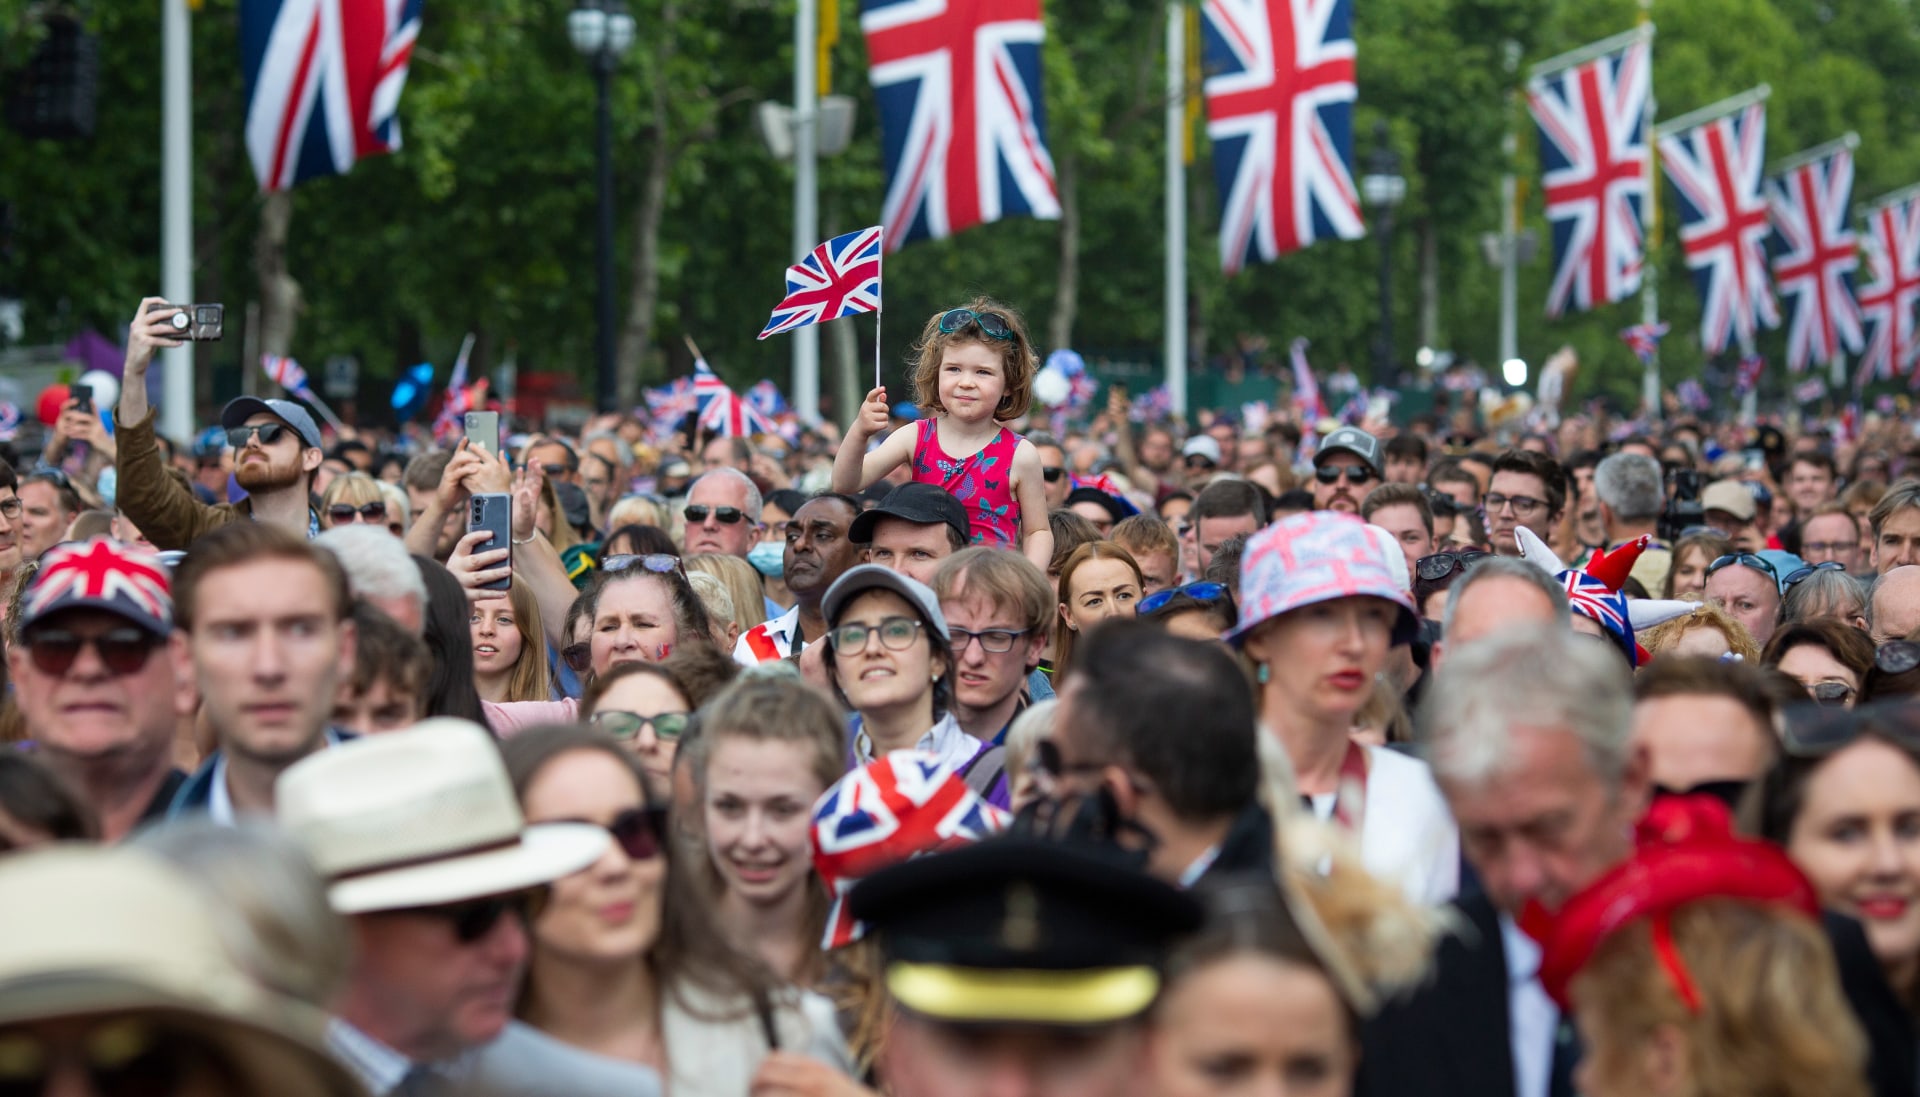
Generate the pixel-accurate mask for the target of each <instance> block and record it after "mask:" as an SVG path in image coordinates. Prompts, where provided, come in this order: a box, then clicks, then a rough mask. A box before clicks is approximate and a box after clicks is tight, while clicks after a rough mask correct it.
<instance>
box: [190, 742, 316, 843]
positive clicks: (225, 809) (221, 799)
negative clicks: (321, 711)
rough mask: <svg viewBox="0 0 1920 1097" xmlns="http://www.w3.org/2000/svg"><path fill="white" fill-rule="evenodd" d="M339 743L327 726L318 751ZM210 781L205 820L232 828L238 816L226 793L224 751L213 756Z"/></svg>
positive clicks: (225, 758)
mask: <svg viewBox="0 0 1920 1097" xmlns="http://www.w3.org/2000/svg"><path fill="white" fill-rule="evenodd" d="M340 743H341V739H340V733H339V732H337V731H335V730H334V729H333V728H332V726H331V725H329V726H328V728H327V731H326V736H325V742H324V743H323V744H322V745H321V747H320V749H321V750H326V749H328V748H330V747H337V746H339V745H340ZM212 780H213V787H212V788H211V789H209V790H208V791H207V818H208V819H211V820H213V821H214V822H216V823H218V824H220V825H221V826H223V827H230V826H233V825H234V823H235V821H236V820H237V818H238V816H236V815H235V814H234V810H233V794H232V793H231V792H228V791H227V752H226V751H224V750H223V751H221V752H219V753H218V754H215V755H214V756H213V777H212Z"/></svg>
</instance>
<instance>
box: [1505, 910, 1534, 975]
mask: <svg viewBox="0 0 1920 1097" xmlns="http://www.w3.org/2000/svg"><path fill="white" fill-rule="evenodd" d="M1500 943H1501V944H1502V945H1503V946H1505V952H1506V956H1507V982H1508V983H1509V984H1511V985H1518V984H1521V983H1531V982H1533V981H1534V980H1535V979H1536V978H1538V977H1539V975H1540V942H1538V941H1535V940H1534V939H1533V938H1531V937H1529V936H1527V931H1526V930H1523V929H1521V928H1520V924H1519V923H1518V922H1515V921H1514V920H1513V918H1512V917H1511V916H1510V915H1506V914H1502V915H1501V916H1500Z"/></svg>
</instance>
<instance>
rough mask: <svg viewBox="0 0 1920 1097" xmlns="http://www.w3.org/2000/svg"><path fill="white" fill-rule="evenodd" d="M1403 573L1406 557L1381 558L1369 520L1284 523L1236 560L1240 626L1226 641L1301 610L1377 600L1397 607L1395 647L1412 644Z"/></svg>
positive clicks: (1310, 515) (1416, 622)
mask: <svg viewBox="0 0 1920 1097" xmlns="http://www.w3.org/2000/svg"><path fill="white" fill-rule="evenodd" d="M1395 555H1396V557H1398V553H1396V554H1395ZM1406 570H1407V566H1406V561H1405V560H1404V559H1399V558H1396V559H1394V560H1391V561H1389V560H1387V559H1386V557H1385V555H1384V554H1383V553H1382V552H1381V549H1380V546H1379V545H1378V544H1377V543H1375V541H1374V539H1373V537H1372V536H1371V535H1370V534H1368V533H1367V526H1366V523H1364V522H1362V521H1361V520H1360V519H1358V518H1356V517H1354V516H1353V515H1351V514H1340V513H1337V512H1335V511H1328V510H1316V511H1309V512H1307V513H1305V514H1295V515H1292V516H1290V517H1288V518H1285V519H1282V520H1281V521H1279V522H1276V523H1274V524H1273V525H1271V526H1268V527H1267V528H1266V529H1263V530H1261V531H1259V532H1258V533H1255V534H1254V535H1253V536H1252V537H1251V538H1249V539H1248V541H1247V549H1246V554H1245V555H1243V556H1241V557H1240V624H1239V625H1238V626H1236V627H1235V628H1234V629H1233V630H1232V631H1231V632H1228V633H1227V636H1226V639H1227V642H1228V643H1230V644H1233V645H1235V646H1238V645H1239V644H1240V643H1241V641H1243V640H1245V639H1246V638H1247V634H1248V633H1250V632H1252V631H1253V630H1254V629H1255V628H1257V627H1259V626H1260V625H1261V624H1263V623H1265V622H1267V621H1270V620H1272V619H1273V618H1275V617H1278V616H1280V615H1281V614H1283V613H1291V612H1293V611H1294V610H1296V609H1300V608H1302V607H1304V606H1311V605H1317V604H1318V603H1321V602H1331V601H1335V600H1337V599H1340V598H1381V599H1384V600H1386V601H1389V602H1392V603H1393V604H1394V605H1396V606H1398V607H1400V615H1399V618H1398V619H1397V620H1396V621H1395V622H1394V627H1393V642H1394V643H1396V644H1405V643H1409V642H1411V641H1412V640H1413V637H1414V634H1415V632H1416V631H1418V629H1419V626H1420V619H1419V617H1418V616H1417V615H1416V614H1415V613H1414V609H1413V598H1412V596H1411V595H1409V594H1408V593H1407V592H1406V590H1404V589H1403V586H1402V585H1403V583H1404V582H1405V577H1406ZM1396 573H1397V574H1396Z"/></svg>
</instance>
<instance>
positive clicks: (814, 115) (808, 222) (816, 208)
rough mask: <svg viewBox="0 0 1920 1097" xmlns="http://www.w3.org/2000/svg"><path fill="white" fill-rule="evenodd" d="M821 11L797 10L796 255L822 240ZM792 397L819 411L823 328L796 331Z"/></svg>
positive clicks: (812, 413)
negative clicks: (819, 67)
mask: <svg viewBox="0 0 1920 1097" xmlns="http://www.w3.org/2000/svg"><path fill="white" fill-rule="evenodd" d="M819 34H820V12H819V8H818V0H800V3H799V4H798V5H797V6H796V7H795V9H794V13H793V261H794V262H796V263H797V262H800V261H801V260H802V259H805V258H806V257H807V254H808V253H809V252H811V251H812V250H813V248H814V245H816V244H818V243H819V242H820V180H819V163H820V159H819V157H820V145H819V136H820V129H819V115H820V80H819V77H818V75H817V74H816V73H815V71H814V68H815V66H816V65H817V64H818V63H819V60H820V55H819V50H820V46H819ZM793 400H794V407H795V409H796V410H797V411H798V412H799V413H800V416H801V418H803V419H805V420H807V421H808V422H817V421H818V420H819V417H820V329H819V328H817V327H815V326H813V325H807V326H805V327H801V328H796V329H794V332H793Z"/></svg>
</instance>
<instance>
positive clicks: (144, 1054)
mask: <svg viewBox="0 0 1920 1097" xmlns="http://www.w3.org/2000/svg"><path fill="white" fill-rule="evenodd" d="M62 1068H65V1069H62ZM74 1069H77V1070H78V1071H79V1072H80V1073H82V1074H84V1075H85V1076H86V1085H85V1086H84V1087H82V1088H83V1090H84V1091H85V1092H87V1093H92V1094H97V1095H98V1097H151V1095H154V1094H163V1093H187V1092H198V1090H197V1089H191V1090H190V1089H189V1088H188V1087H192V1086H195V1085H196V1083H197V1084H202V1085H204V1084H206V1082H207V1080H208V1079H209V1078H213V1077H223V1078H234V1077H238V1066H237V1064H235V1063H234V1062H232V1060H231V1057H230V1056H229V1055H228V1053H227V1052H226V1050H225V1049H224V1048H222V1047H220V1046H219V1045H218V1044H216V1043H214V1042H213V1041H212V1040H210V1039H209V1038H208V1037H207V1036H206V1034H204V1033H202V1032H198V1031H196V1030H194V1029H190V1028H184V1027H181V1026H179V1025H177V1024H170V1023H165V1022H160V1021H153V1020H147V1019H145V1018H135V1017H122V1018H115V1019H107V1020H101V1021H97V1022H95V1023H93V1024H90V1025H88V1026H87V1027H86V1029H85V1030H84V1031H82V1032H80V1033H77V1034H75V1035H72V1036H64V1035H63V1036H62V1037H60V1038H51V1037H49V1036H46V1035H43V1034H41V1033H38V1032H33V1031H28V1030H24V1029H23V1030H20V1031H15V1032H4V1033H0V1097H39V1095H41V1094H46V1093H51V1092H54V1089H53V1087H54V1084H55V1083H54V1078H55V1076H56V1075H59V1074H65V1073H68V1072H70V1071H72V1070H74ZM60 1092H66V1091H65V1090H64V1089H62V1090H61V1091H60Z"/></svg>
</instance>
